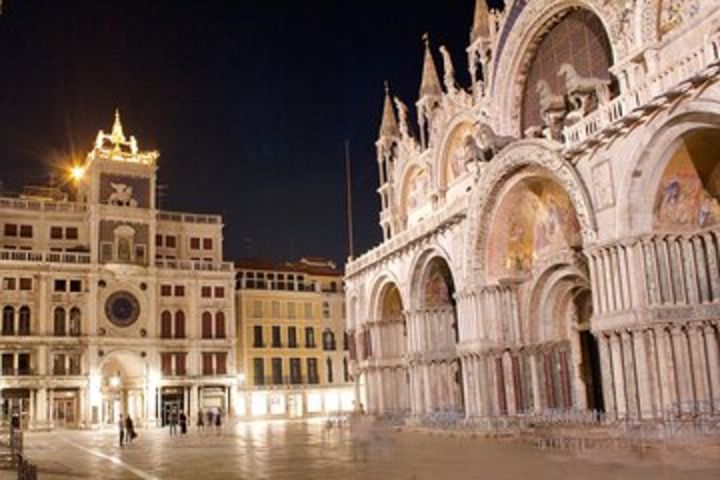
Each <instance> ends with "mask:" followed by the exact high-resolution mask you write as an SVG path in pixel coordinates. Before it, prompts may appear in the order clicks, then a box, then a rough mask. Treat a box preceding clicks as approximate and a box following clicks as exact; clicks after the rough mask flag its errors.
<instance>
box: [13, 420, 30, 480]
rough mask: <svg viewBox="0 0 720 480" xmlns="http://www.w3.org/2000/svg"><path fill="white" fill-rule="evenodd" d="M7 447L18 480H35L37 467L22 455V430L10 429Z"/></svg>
mask: <svg viewBox="0 0 720 480" xmlns="http://www.w3.org/2000/svg"><path fill="white" fill-rule="evenodd" d="M9 447H10V453H11V456H12V460H13V468H14V469H16V470H17V478H18V480H37V465H34V464H32V463H30V461H29V460H28V459H27V457H26V456H25V453H24V438H23V432H22V430H18V429H15V428H10V434H9Z"/></svg>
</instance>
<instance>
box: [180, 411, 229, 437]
mask: <svg viewBox="0 0 720 480" xmlns="http://www.w3.org/2000/svg"><path fill="white" fill-rule="evenodd" d="M222 424H223V413H222V410H220V409H210V410H208V411H207V412H203V411H202V410H198V415H197V429H198V432H204V431H205V427H206V426H207V428H208V429H212V428H213V427H215V431H216V432H218V433H219V432H220V431H221V430H222ZM168 426H169V427H170V435H177V434H178V426H179V427H180V434H181V435H185V434H186V433H187V430H188V417H187V415H186V414H185V412H183V411H178V409H177V408H173V409H172V410H171V411H170V413H169V414H168Z"/></svg>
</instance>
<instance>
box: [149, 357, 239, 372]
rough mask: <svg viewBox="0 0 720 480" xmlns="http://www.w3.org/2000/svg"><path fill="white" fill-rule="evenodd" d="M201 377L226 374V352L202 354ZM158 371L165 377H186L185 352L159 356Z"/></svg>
mask: <svg viewBox="0 0 720 480" xmlns="http://www.w3.org/2000/svg"><path fill="white" fill-rule="evenodd" d="M201 368H202V370H201V371H202V375H225V374H227V352H202V367H201ZM160 370H161V371H162V374H163V375H165V376H174V375H187V352H163V353H161V354H160Z"/></svg>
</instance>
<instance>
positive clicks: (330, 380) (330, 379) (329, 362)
mask: <svg viewBox="0 0 720 480" xmlns="http://www.w3.org/2000/svg"><path fill="white" fill-rule="evenodd" d="M325 363H326V365H325V370H327V383H333V380H334V379H333V364H332V359H331V358H328V359H327V360H325Z"/></svg>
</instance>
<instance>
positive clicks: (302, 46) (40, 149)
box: [0, 0, 474, 264]
mask: <svg viewBox="0 0 720 480" xmlns="http://www.w3.org/2000/svg"><path fill="white" fill-rule="evenodd" d="M473 8H474V0H452V1H450V2H448V1H447V0H435V1H429V0H428V1H423V0H406V1H394V0H382V1H375V0H363V1H359V0H335V1H330V0H324V1H320V0H296V1H280V0H262V1H261V0H257V1H250V0H236V1H193V2H190V1H184V2H183V1H179V0H176V1H161V0H152V1H122V0H114V1H98V0H87V1H58V0H45V1H42V0H37V1H36V0H4V2H3V10H4V12H3V15H2V16H0V168H1V170H0V171H1V173H0V179H1V180H2V181H3V184H4V191H5V193H6V194H7V193H9V192H17V191H19V190H20V189H21V187H22V185H24V184H26V183H34V184H40V183H44V182H46V181H47V178H48V177H47V174H48V173H49V172H50V171H52V170H53V169H57V168H58V166H59V165H60V163H61V162H63V161H69V159H71V158H73V157H74V158H77V159H81V158H82V157H84V155H85V154H86V153H87V151H88V150H89V149H90V148H91V146H92V142H93V140H94V138H95V135H96V133H97V131H98V130H99V129H101V128H102V129H104V130H106V131H108V130H109V129H110V127H111V125H112V118H113V112H114V109H115V107H118V108H119V109H120V112H121V115H122V119H123V125H124V127H125V133H126V134H133V135H135V136H136V137H137V139H138V142H139V144H140V148H141V149H144V148H156V149H158V150H160V153H161V157H160V163H159V183H160V184H165V185H167V189H166V190H165V192H166V193H165V195H164V196H163V198H162V200H161V208H163V209H169V210H181V211H189V212H197V213H220V214H222V215H223V216H224V221H225V229H224V235H225V244H224V245H225V257H226V258H227V259H229V260H232V259H236V258H240V257H247V256H254V257H267V258H271V259H276V260H285V259H287V260H291V259H296V258H299V257H301V256H308V255H309V256H324V257H329V258H333V259H334V260H336V261H337V262H339V263H340V264H343V263H344V261H345V258H346V255H347V238H346V223H345V180H344V146H343V144H344V141H345V140H346V139H347V140H349V141H350V144H351V157H352V162H353V197H354V203H355V205H354V207H355V208H354V212H355V243H356V247H355V250H356V253H358V252H364V251H366V250H368V249H369V248H371V247H372V246H374V245H376V244H378V243H379V242H380V239H381V235H380V233H381V232H380V228H379V226H378V224H377V220H378V211H379V199H378V195H377V193H376V192H375V190H376V188H377V181H378V180H377V163H376V160H375V147H374V142H375V140H376V138H377V131H378V126H379V121H380V113H381V107H382V98H383V97H382V95H383V81H384V80H385V79H387V80H388V81H389V82H390V85H391V89H392V90H393V93H394V94H396V95H399V96H401V97H402V98H403V99H404V100H405V102H406V103H407V104H408V105H409V106H412V105H413V104H414V102H415V100H416V99H417V92H418V88H419V84H420V71H421V62H422V42H421V36H422V33H423V32H425V31H428V32H429V33H430V38H431V41H432V44H433V47H434V54H435V59H436V63H437V66H438V68H441V64H442V62H441V58H440V55H439V53H438V52H437V47H438V46H439V44H441V43H443V44H446V45H447V46H448V47H449V49H450V51H451V53H452V56H453V60H454V63H455V70H456V71H457V73H458V81H459V83H460V84H461V85H463V86H466V85H467V84H468V74H467V66H466V65H467V62H466V55H465V47H466V46H467V43H468V37H469V30H470V27H471V24H472V15H473ZM441 75H442V73H441ZM411 110H412V108H411Z"/></svg>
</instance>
